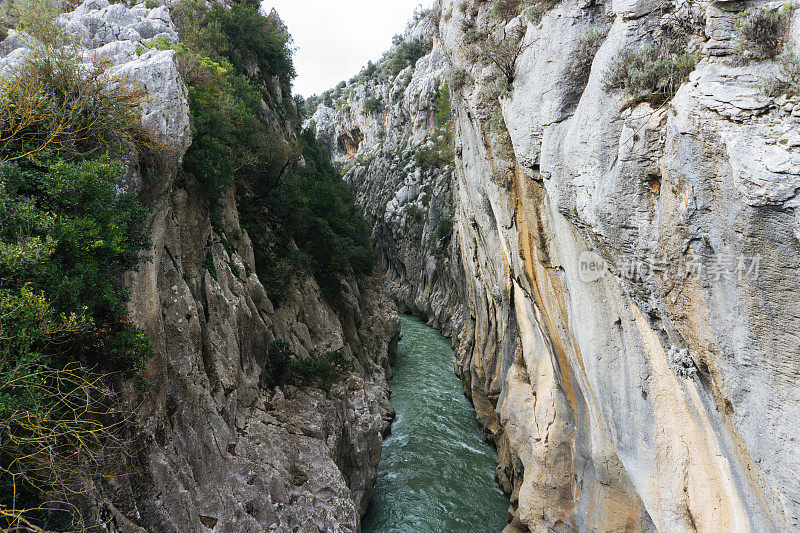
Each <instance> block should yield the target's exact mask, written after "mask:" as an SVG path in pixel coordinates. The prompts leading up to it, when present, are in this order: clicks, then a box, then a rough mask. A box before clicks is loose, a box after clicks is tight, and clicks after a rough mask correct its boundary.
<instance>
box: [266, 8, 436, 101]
mask: <svg viewBox="0 0 800 533" xmlns="http://www.w3.org/2000/svg"><path fill="white" fill-rule="evenodd" d="M420 3H424V4H425V7H429V6H428V4H432V3H433V2H432V1H431V0H425V1H424V2H423V1H422V0H264V3H263V4H262V5H263V7H264V9H265V10H266V11H267V12H269V11H270V10H271V9H272V8H273V7H274V8H275V9H277V10H278V14H279V15H280V16H281V18H282V19H283V21H284V22H285V23H286V25H287V26H288V27H289V31H290V32H291V34H292V37H294V45H295V47H296V48H297V51H296V52H295V55H294V66H295V69H296V70H297V78H295V81H294V91H293V92H294V94H300V95H303V96H311V95H312V94H315V93H316V94H319V93H321V92H323V91H325V90H327V89H330V88H332V87H334V86H335V85H336V84H337V83H339V82H340V81H342V80H344V79H349V78H351V77H352V76H353V75H355V74H357V73H358V71H359V70H361V67H363V66H364V65H366V63H367V61H369V60H370V59H371V60H373V61H374V60H375V59H378V58H380V56H381V55H382V54H383V52H385V51H386V50H387V49H388V48H389V46H391V44H392V36H393V35H395V34H397V33H402V32H403V30H404V29H405V26H406V22H407V21H408V20H409V19H410V18H411V15H412V14H413V13H414V8H416V7H417V6H418V5H419V4H420Z"/></svg>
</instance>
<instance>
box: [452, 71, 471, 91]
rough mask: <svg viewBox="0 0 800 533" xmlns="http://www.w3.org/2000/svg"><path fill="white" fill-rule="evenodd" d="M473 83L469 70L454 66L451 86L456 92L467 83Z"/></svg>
mask: <svg viewBox="0 0 800 533" xmlns="http://www.w3.org/2000/svg"><path fill="white" fill-rule="evenodd" d="M470 83H472V79H471V77H470V74H469V72H467V70H466V69H463V68H454V69H453V70H452V71H451V72H450V87H451V88H452V89H453V91H455V92H456V93H458V92H460V91H461V90H463V89H464V87H466V86H467V85H469V84H470Z"/></svg>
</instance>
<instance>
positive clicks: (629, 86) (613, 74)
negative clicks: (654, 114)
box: [603, 38, 697, 106]
mask: <svg viewBox="0 0 800 533" xmlns="http://www.w3.org/2000/svg"><path fill="white" fill-rule="evenodd" d="M696 64H697V57H696V56H695V55H694V54H691V53H689V52H688V51H687V50H686V41H685V40H683V39H668V38H663V39H659V40H657V41H656V42H654V43H652V44H649V45H647V46H643V47H641V48H638V49H632V48H626V49H623V50H622V51H620V52H619V54H618V55H617V56H616V57H615V58H614V59H613V60H612V63H611V66H610V67H609V70H608V71H607V72H606V73H605V78H604V80H603V88H604V89H605V90H606V91H613V90H623V91H625V94H626V95H627V96H629V97H630V98H631V99H632V102H633V103H638V102H649V103H650V104H651V105H656V106H657V105H661V104H663V103H664V102H665V101H669V100H670V99H672V97H673V96H675V93H676V92H677V91H678V88H679V87H680V86H681V84H683V82H684V81H686V79H687V78H688V77H689V74H690V73H691V72H692V70H694V67H695V65H696Z"/></svg>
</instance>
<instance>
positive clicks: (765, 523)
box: [313, 0, 800, 531]
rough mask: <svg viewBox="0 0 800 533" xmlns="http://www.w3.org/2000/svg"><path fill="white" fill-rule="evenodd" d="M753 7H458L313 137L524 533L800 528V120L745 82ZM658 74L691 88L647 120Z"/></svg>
mask: <svg viewBox="0 0 800 533" xmlns="http://www.w3.org/2000/svg"><path fill="white" fill-rule="evenodd" d="M756 4H759V6H760V5H761V4H760V3H756ZM781 5H784V6H785V5H786V4H781V3H777V4H775V5H773V4H769V5H766V7H763V6H762V8H763V9H770V8H771V7H780V6H781ZM751 7H753V5H751V3H747V4H745V3H738V2H688V3H687V2H677V3H672V2H660V1H652V0H641V1H614V2H602V1H601V2H594V1H577V2H576V1H573V0H565V1H563V2H557V1H555V2H505V1H492V2H487V1H480V0H462V1H450V0H443V1H440V2H437V3H436V5H435V6H434V8H433V9H432V10H431V11H430V12H428V13H426V16H425V17H423V18H422V20H418V21H416V22H415V23H414V24H413V25H412V27H410V29H409V30H408V32H407V33H406V36H405V41H406V42H408V41H410V40H413V39H415V38H421V39H423V40H427V41H430V42H431V43H432V50H431V52H430V53H429V54H428V55H426V56H425V57H422V58H421V59H419V60H418V61H417V62H416V64H415V65H414V66H408V67H407V68H406V70H403V71H402V72H400V73H399V74H395V73H393V72H392V71H391V70H390V69H387V68H384V66H385V64H386V63H387V61H388V60H391V56H392V54H393V53H394V52H396V51H397V48H398V47H395V49H394V50H393V51H391V52H390V53H389V55H388V56H387V57H386V58H385V59H384V61H383V62H382V63H378V67H379V68H378V70H377V73H376V72H374V71H372V72H371V71H370V70H371V69H367V70H365V71H364V73H362V75H361V76H359V77H357V78H354V79H353V80H351V82H350V83H346V84H344V85H340V87H339V88H337V89H336V91H334V92H333V93H330V94H329V96H330V98H329V99H328V102H325V103H322V104H320V105H319V107H318V108H317V110H316V113H315V114H314V117H313V119H314V121H315V122H316V124H317V128H318V135H319V137H320V138H321V139H324V140H326V142H328V143H330V145H331V147H332V148H333V149H334V150H338V152H336V157H337V159H338V160H339V161H340V162H341V163H342V164H343V165H345V168H347V169H348V174H347V177H346V179H347V180H348V181H349V182H350V183H351V184H353V186H354V187H355V188H356V191H357V197H358V200H359V202H360V203H361V204H362V205H363V206H364V209H365V211H366V212H367V213H368V215H369V217H370V219H371V220H372V222H373V227H374V238H375V241H376V242H377V243H378V245H379V246H380V248H381V250H382V251H383V254H384V266H385V269H386V271H387V273H388V275H389V278H390V281H389V282H388V285H389V287H390V290H391V291H392V293H393V295H394V296H395V298H396V299H397V301H398V302H399V303H400V305H401V307H403V308H406V309H409V310H411V311H414V312H415V313H418V314H420V315H422V316H424V317H427V318H428V319H429V320H430V321H431V323H433V324H434V325H437V326H439V327H440V328H442V329H443V330H444V331H445V332H446V333H448V334H450V335H452V337H453V340H454V342H455V343H456V344H457V345H458V350H457V362H456V372H457V374H458V375H459V376H460V377H461V379H462V380H463V383H464V386H465V391H466V393H467V394H468V395H469V396H470V397H471V399H472V401H473V403H474V405H475V407H476V410H477V413H478V417H479V419H480V421H481V423H482V424H483V426H484V427H485V428H486V429H487V431H488V432H489V433H490V435H491V437H492V438H493V440H494V442H495V443H496V445H497V449H498V462H499V464H498V468H497V480H498V482H499V483H500V485H501V486H502V487H503V489H504V490H505V491H506V492H507V493H508V494H509V495H510V500H511V507H510V514H511V518H512V521H511V524H510V525H509V528H508V530H509V531H520V530H521V531H528V530H530V531H545V530H546V531H649V530H659V531H694V530H697V531H787V530H791V529H797V528H800V485H799V484H798V478H797V476H796V475H795V472H796V470H797V468H798V462H800V455H798V453H797V450H796V446H795V443H796V441H797V438H798V430H797V426H796V424H794V420H795V419H796V418H797V417H798V414H800V389H798V387H797V386H796V382H797V379H798V376H800V357H799V356H800V341H798V338H797V335H796V331H797V329H798V322H800V318H799V317H800V312H799V310H798V300H797V298H796V296H795V292H796V288H797V286H798V281H800V280H798V269H797V261H798V259H797V258H798V248H800V243H799V242H798V239H800V226H799V225H798V219H797V215H796V208H797V205H796V204H797V194H796V193H797V191H798V184H799V183H800V181H799V180H800V174H798V169H799V168H800V151H798V146H800V141H798V138H799V137H798V131H799V126H798V122H797V120H798V115H797V112H796V110H797V109H798V107H797V97H796V96H795V97H791V96H790V95H786V94H784V95H778V96H769V94H775V93H774V92H772V93H770V92H769V91H766V90H765V88H764V86H765V85H766V84H767V80H769V79H770V78H771V77H773V76H775V75H776V73H779V72H783V73H784V74H785V72H786V69H785V68H784V67H781V66H779V64H778V62H776V61H773V60H769V59H768V58H767V59H765V58H764V56H760V57H759V56H758V55H755V57H753V55H751V56H750V58H749V60H746V59H742V55H745V56H747V53H746V52H747V41H746V39H744V38H743V37H742V33H743V32H744V31H745V30H746V29H747V20H748V18H747V17H748V16H752V15H748V13H750V14H752V13H753V11H750V12H748V13H745V14H744V15H743V14H742V12H743V11H744V10H745V8H751ZM756 7H758V6H756ZM770 12H771V13H778V12H779V10H778V9H775V10H773V11H770ZM780 13H782V15H781V16H785V17H786V21H787V22H786V27H785V28H784V30H783V31H785V32H786V33H785V39H786V41H787V45H786V46H787V47H788V49H789V53H790V52H791V49H792V48H793V47H794V46H796V45H798V44H800V42H798V32H800V20H798V16H797V14H796V13H794V12H793V11H792V10H791V8H786V7H784V10H783V11H780ZM793 13H794V14H793ZM770 31H777V30H775V28H773V29H772V30H770ZM676 35H677V38H676V37H675V36H676ZM675 42H680V43H681V50H680V51H676V52H667V53H666V55H665V56H659V53H660V51H663V50H669V49H670V47H671V46H672V44H671V43H675ZM743 43H744V44H743ZM743 50H744V53H743ZM647 54H650V55H651V56H653V57H656V59H657V60H663V59H665V58H666V59H667V60H668V63H666V64H669V65H670V68H671V69H674V70H672V71H671V74H669V75H667V77H666V78H658V76H659V75H656V78H657V80H661V81H657V83H656V84H655V85H656V86H655V87H653V89H654V90H653V91H652V92H651V93H650V94H648V95H647V97H642V94H641V93H635V91H634V90H632V88H633V89H635V88H636V87H637V86H636V84H637V83H648V82H647V81H644V82H642V81H641V80H642V79H645V78H646V77H647V76H648V75H652V71H647V70H646V69H647V68H650V67H653V65H654V64H655V62H650V63H648V62H647V61H648V60H647ZM626 57H627V58H629V59H625V58H626ZM621 58H622V59H621ZM631 58H633V59H631ZM643 58H644V59H643ZM686 58H691V60H685V59H686ZM640 60H641V62H640V63H639V67H641V70H640V71H638V74H636V75H639V76H641V78H636V76H634V75H631V73H632V72H633V70H628V71H626V73H627V74H628V75H629V77H628V78H627V79H626V80H624V81H623V83H622V85H624V86H625V87H626V88H627V89H628V90H627V91H623V90H622V89H621V88H620V86H619V85H617V86H614V83H613V78H612V76H611V74H610V73H612V74H613V72H614V71H615V69H616V70H617V71H619V69H620V68H621V67H620V65H623V67H624V66H625V65H629V66H630V65H632V64H633V63H635V62H636V61H640ZM626 61H628V63H626ZM661 64H662V65H663V64H664V63H661ZM625 68H628V67H625ZM637 68H638V67H637ZM681 69H682V70H683V71H685V72H683V74H682V75H681V76H680V77H678V78H675V77H670V76H673V75H674V72H676V71H679V70H681ZM782 69H783V70H782ZM648 72H649V74H648ZM664 79H666V80H667V82H666V83H663V80H664ZM446 81H447V82H449V93H450V101H451V102H450V108H451V109H450V117H451V118H450V119H449V120H450V122H449V127H451V129H452V132H453V152H454V158H453V160H452V162H450V161H448V160H447V159H446V158H445V160H444V161H438V162H437V164H436V165H433V167H434V168H431V165H429V164H425V162H426V157H425V156H426V155H427V154H428V153H429V151H430V148H431V147H435V146H436V144H437V143H438V140H437V135H440V133H439V130H440V129H441V127H443V126H444V125H443V124H437V123H436V117H437V112H436V111H437V107H438V106H437V103H436V99H437V92H438V91H439V89H441V87H442V86H443V85H444V83H445V82H446ZM780 92H786V91H778V93H780ZM789 92H790V93H791V91H789ZM375 100H377V101H379V102H380V103H381V106H380V107H379V108H378V109H377V110H376V106H375V104H374V101H375ZM420 153H421V154H422V157H415V156H416V154H420ZM450 210H452V211H451V212H452V214H453V216H454V219H453V220H454V225H453V229H452V233H450V234H449V235H448V236H447V238H443V239H440V238H439V237H438V236H437V234H436V231H435V229H434V228H436V226H437V224H438V223H439V221H440V220H442V218H443V217H445V216H447V215H448V214H449V213H448V212H449V211H450ZM448 239H449V243H448Z"/></svg>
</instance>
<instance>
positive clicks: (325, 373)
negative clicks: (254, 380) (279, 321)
mask: <svg viewBox="0 0 800 533" xmlns="http://www.w3.org/2000/svg"><path fill="white" fill-rule="evenodd" d="M268 359H269V360H268V363H267V374H268V375H269V379H268V380H267V381H268V383H267V384H268V385H269V386H271V387H274V386H276V385H294V386H296V387H303V386H312V387H319V388H320V389H322V390H324V391H325V392H328V391H330V390H331V387H332V386H333V384H334V382H336V380H337V379H339V378H340V377H341V376H342V374H345V373H347V372H350V371H352V370H353V368H354V365H353V362H352V361H350V360H349V359H347V358H346V357H345V356H344V354H342V352H341V351H339V350H336V351H332V352H327V353H325V354H323V355H321V356H312V357H308V358H300V357H298V356H297V355H295V354H294V353H293V352H292V350H291V347H290V346H289V343H288V342H286V341H284V340H276V341H273V342H272V343H270V345H269V353H268Z"/></svg>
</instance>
